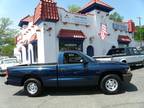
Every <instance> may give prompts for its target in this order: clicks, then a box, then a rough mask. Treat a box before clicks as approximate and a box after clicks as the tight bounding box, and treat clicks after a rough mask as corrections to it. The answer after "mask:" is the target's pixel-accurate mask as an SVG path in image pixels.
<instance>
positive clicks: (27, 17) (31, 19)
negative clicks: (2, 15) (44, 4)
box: [21, 15, 33, 22]
mask: <svg viewBox="0 0 144 108" xmlns="http://www.w3.org/2000/svg"><path fill="white" fill-rule="evenodd" d="M21 21H24V22H32V21H33V16H30V15H27V16H26V17H24V18H23V19H21Z"/></svg>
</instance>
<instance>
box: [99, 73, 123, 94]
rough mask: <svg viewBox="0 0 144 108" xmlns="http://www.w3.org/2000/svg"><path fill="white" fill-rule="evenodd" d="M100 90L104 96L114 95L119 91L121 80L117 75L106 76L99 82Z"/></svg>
mask: <svg viewBox="0 0 144 108" xmlns="http://www.w3.org/2000/svg"><path fill="white" fill-rule="evenodd" d="M100 89H101V90H102V92H104V93H105V94H116V93H118V92H119V91H120V89H121V79H120V78H119V76H117V75H113V74H110V75H107V76H105V77H104V78H102V80H101V82H100Z"/></svg>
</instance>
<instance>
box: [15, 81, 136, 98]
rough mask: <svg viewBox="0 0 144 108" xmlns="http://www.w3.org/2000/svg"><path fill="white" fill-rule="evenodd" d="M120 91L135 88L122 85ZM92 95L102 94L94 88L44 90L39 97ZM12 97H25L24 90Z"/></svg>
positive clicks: (129, 90) (131, 85) (133, 90)
mask: <svg viewBox="0 0 144 108" xmlns="http://www.w3.org/2000/svg"><path fill="white" fill-rule="evenodd" d="M122 88H123V89H122V91H121V92H120V94H122V93H125V92H135V91H137V90H138V89H137V87H136V86H135V85H134V84H132V83H129V84H123V87H122ZM94 94H103V93H102V92H101V91H100V90H99V89H97V88H95V87H91V88H90V87H89V88H86V87H81V88H59V89H58V88H45V89H44V92H43V94H42V95H41V97H44V96H49V95H50V96H75V95H94ZM14 96H26V93H25V92H24V90H23V89H22V90H20V91H18V92H17V93H15V94H14Z"/></svg>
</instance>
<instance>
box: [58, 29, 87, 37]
mask: <svg viewBox="0 0 144 108" xmlns="http://www.w3.org/2000/svg"><path fill="white" fill-rule="evenodd" d="M58 37H59V38H80V39H85V38H86V37H85V35H84V34H83V32H82V31H80V30H66V29H61V30H60V32H59V34H58Z"/></svg>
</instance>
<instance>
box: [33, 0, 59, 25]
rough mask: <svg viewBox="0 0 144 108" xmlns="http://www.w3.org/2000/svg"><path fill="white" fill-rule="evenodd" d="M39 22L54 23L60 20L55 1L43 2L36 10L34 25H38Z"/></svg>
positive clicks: (43, 0)
mask: <svg viewBox="0 0 144 108" xmlns="http://www.w3.org/2000/svg"><path fill="white" fill-rule="evenodd" d="M39 20H46V21H47V20H48V21H53V22H56V21H58V20H59V15H58V9H57V6H56V3H55V2H53V0H41V2H40V3H39V4H38V6H37V7H36V8H35V13H34V23H37V22H38V21H39Z"/></svg>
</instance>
